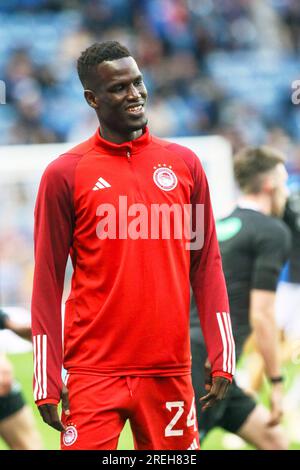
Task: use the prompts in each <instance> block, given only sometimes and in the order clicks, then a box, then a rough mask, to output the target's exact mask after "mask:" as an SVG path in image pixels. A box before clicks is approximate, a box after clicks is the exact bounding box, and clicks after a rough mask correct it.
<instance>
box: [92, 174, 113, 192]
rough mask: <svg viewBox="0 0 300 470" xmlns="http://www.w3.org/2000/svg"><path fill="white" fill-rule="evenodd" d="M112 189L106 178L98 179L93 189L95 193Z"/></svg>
mask: <svg viewBox="0 0 300 470" xmlns="http://www.w3.org/2000/svg"><path fill="white" fill-rule="evenodd" d="M110 187H111V185H110V184H109V183H108V182H107V181H105V179H104V178H102V177H101V176H100V178H98V181H97V183H96V184H95V186H94V187H93V191H98V190H99V189H104V188H110Z"/></svg>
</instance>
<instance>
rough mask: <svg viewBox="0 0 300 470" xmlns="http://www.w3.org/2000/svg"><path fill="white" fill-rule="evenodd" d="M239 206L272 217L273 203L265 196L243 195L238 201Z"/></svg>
mask: <svg viewBox="0 0 300 470" xmlns="http://www.w3.org/2000/svg"><path fill="white" fill-rule="evenodd" d="M238 206H239V207H241V208H242V209H252V210H254V211H257V212H261V213H262V214H265V215H271V202H270V199H269V198H268V196H266V195H265V194H242V195H241V196H240V197H239V199H238Z"/></svg>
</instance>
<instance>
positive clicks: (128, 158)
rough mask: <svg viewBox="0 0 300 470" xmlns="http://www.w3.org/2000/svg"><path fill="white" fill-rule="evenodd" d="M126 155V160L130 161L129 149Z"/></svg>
mask: <svg viewBox="0 0 300 470" xmlns="http://www.w3.org/2000/svg"><path fill="white" fill-rule="evenodd" d="M126 156H127V160H128V162H130V159H131V155H130V152H129V151H128V152H127V153H126Z"/></svg>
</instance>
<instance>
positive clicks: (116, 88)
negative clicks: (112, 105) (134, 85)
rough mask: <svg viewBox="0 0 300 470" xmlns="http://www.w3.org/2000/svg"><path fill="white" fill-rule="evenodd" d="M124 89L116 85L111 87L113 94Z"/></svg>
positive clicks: (122, 86)
mask: <svg viewBox="0 0 300 470" xmlns="http://www.w3.org/2000/svg"><path fill="white" fill-rule="evenodd" d="M123 88H124V85H116V86H114V87H113V89H112V91H113V92H118V91H122V90H123Z"/></svg>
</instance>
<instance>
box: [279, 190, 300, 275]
mask: <svg viewBox="0 0 300 470" xmlns="http://www.w3.org/2000/svg"><path fill="white" fill-rule="evenodd" d="M284 221H285V222H286V224H287V225H288V226H289V227H290V229H291V231H292V249H291V253H290V257H289V261H288V265H287V269H286V270H285V272H284V274H283V277H282V280H283V281H287V282H292V283H296V284H300V188H297V189H295V190H293V189H291V195H290V197H289V200H288V203H287V206H286V210H285V215H284Z"/></svg>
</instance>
